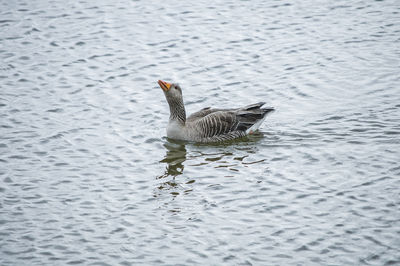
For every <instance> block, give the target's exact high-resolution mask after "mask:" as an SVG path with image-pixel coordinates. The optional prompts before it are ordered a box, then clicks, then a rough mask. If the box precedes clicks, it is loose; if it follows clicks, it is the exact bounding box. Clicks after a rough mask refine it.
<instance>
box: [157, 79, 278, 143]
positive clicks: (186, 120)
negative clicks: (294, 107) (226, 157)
mask: <svg viewBox="0 0 400 266" xmlns="http://www.w3.org/2000/svg"><path fill="white" fill-rule="evenodd" d="M158 85H160V87H161V89H162V90H163V91H164V94H165V98H166V99H167V102H168V105H169V110H170V116H169V123H168V127H167V137H168V138H171V139H177V140H186V141H194V142H202V143H209V142H220V141H225V140H232V139H236V138H240V137H244V136H246V135H248V134H252V133H253V132H254V131H256V130H257V129H258V128H259V127H260V125H261V123H262V122H263V121H264V119H265V117H266V115H267V114H269V113H271V112H272V111H274V108H272V107H268V108H261V107H262V106H263V105H264V104H265V103H264V102H259V103H255V104H250V105H247V106H244V107H241V108H232V109H216V108H211V107H206V108H203V109H201V110H200V111H198V112H196V113H193V114H192V115H190V116H189V117H186V111H185V105H184V104H183V97H182V89H181V87H180V86H179V85H178V84H175V83H168V82H165V81H162V80H159V81H158Z"/></svg>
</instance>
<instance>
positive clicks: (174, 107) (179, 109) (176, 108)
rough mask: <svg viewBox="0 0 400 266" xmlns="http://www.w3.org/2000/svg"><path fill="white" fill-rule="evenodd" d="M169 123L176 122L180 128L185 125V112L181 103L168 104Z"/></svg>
mask: <svg viewBox="0 0 400 266" xmlns="http://www.w3.org/2000/svg"><path fill="white" fill-rule="evenodd" d="M169 111H170V115H169V121H176V122H178V123H179V124H181V125H182V126H184V125H185V123H186V111H185V106H184V104H183V101H182V100H180V101H176V102H173V103H169Z"/></svg>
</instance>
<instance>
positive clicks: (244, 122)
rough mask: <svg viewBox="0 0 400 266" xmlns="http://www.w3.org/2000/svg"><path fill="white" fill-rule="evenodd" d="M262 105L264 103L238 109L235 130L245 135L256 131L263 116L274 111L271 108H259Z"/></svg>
mask: <svg viewBox="0 0 400 266" xmlns="http://www.w3.org/2000/svg"><path fill="white" fill-rule="evenodd" d="M264 104H265V103H264V102H260V103H256V104H251V105H248V106H245V107H243V108H241V109H239V110H238V112H237V114H236V117H237V119H238V121H239V123H238V126H237V130H240V131H246V133H249V132H253V131H255V130H257V129H258V127H259V126H260V125H261V123H262V122H263V121H264V119H265V116H266V115H267V114H268V113H270V112H272V111H274V110H275V109H274V108H273V107H267V108H260V107H261V106H263V105H264Z"/></svg>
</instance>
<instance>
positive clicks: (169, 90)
mask: <svg viewBox="0 0 400 266" xmlns="http://www.w3.org/2000/svg"><path fill="white" fill-rule="evenodd" d="M158 85H160V87H161V89H162V90H163V91H164V94H165V97H166V98H167V100H168V101H169V100H170V99H176V100H182V89H181V87H180V86H179V85H178V84H176V83H168V82H165V81H162V80H159V81H158Z"/></svg>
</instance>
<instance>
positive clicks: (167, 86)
mask: <svg viewBox="0 0 400 266" xmlns="http://www.w3.org/2000/svg"><path fill="white" fill-rule="evenodd" d="M158 85H160V87H161V89H163V91H168V90H169V89H170V88H171V85H172V84H171V83H168V82H165V81H162V80H159V81H158Z"/></svg>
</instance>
